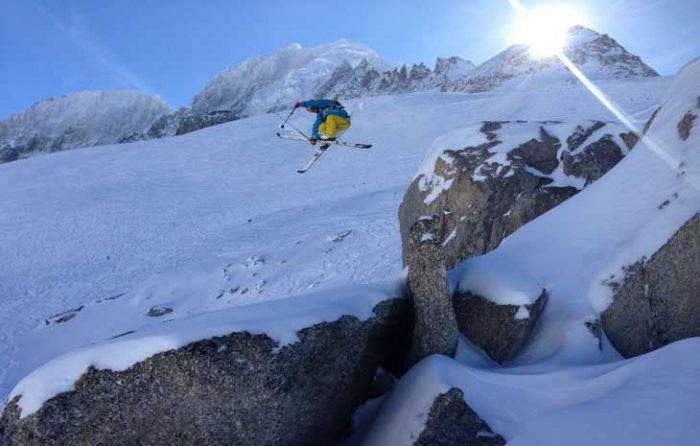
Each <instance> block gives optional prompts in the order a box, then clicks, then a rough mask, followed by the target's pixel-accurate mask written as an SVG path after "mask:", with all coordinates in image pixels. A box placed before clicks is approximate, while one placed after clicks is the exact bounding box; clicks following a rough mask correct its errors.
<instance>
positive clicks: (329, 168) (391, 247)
mask: <svg viewBox="0 0 700 446" xmlns="http://www.w3.org/2000/svg"><path fill="white" fill-rule="evenodd" d="M667 84H668V79H665V78H650V79H634V80H628V81H622V80H607V81H604V82H601V84H600V86H601V88H602V89H603V90H604V91H605V92H606V93H608V94H609V95H610V96H611V97H612V98H613V99H614V100H615V102H616V103H618V104H619V105H620V106H621V107H622V108H624V109H625V110H626V111H628V112H629V113H630V114H631V115H632V116H633V119H634V120H635V121H636V122H637V124H639V125H642V124H643V123H644V122H645V121H646V120H647V118H648V117H649V116H650V114H651V113H652V112H653V110H654V109H655V108H656V106H657V105H658V104H659V103H660V101H661V96H662V94H663V91H664V90H665V88H666V86H667ZM553 95H556V96H557V99H558V100H557V101H552V100H551V99H552V97H553ZM347 105H348V108H349V109H351V110H352V111H353V112H354V113H353V127H352V128H351V129H350V130H349V131H348V132H347V134H346V139H347V140H351V141H357V142H371V143H373V144H374V148H373V149H372V150H367V151H359V150H351V149H342V148H340V147H334V148H333V149H331V150H329V151H328V152H327V153H326V154H325V155H324V156H323V158H322V159H321V160H320V161H319V163H318V164H317V165H316V166H314V168H313V169H312V170H311V171H309V172H308V173H307V174H305V175H299V174H297V173H296V172H295V170H296V168H297V167H298V166H299V165H301V164H303V163H304V162H305V161H306V159H307V158H308V157H309V156H310V155H311V154H312V153H313V148H311V147H310V146H305V145H303V144H300V143H293V142H285V141H281V140H278V139H277V138H276V137H275V136H274V132H275V131H276V130H277V128H276V125H277V123H278V122H277V121H276V118H275V117H274V116H271V115H263V116H256V117H253V118H249V119H243V120H239V121H236V122H232V123H228V124H224V125H220V126H216V127H212V128H208V129H204V130H202V131H198V132H194V133H190V134H187V135H183V136H180V137H174V138H164V139H160V140H153V141H146V142H138V143H133V144H127V145H120V146H103V147H96V148H90V149H80V150H74V151H70V152H62V153H56V154H52V155H50V156H45V157H37V158H32V159H28V160H22V161H19V162H16V163H10V164H5V165H0V207H1V208H2V209H3V211H4V212H3V213H2V214H0V246H2V247H3V256H0V302H2V304H3V306H4V311H3V312H2V313H0V340H1V341H2V342H0V395H2V396H3V397H4V396H5V395H9V394H10V392H11V390H12V389H13V388H14V387H15V386H16V385H17V384H18V383H19V382H20V381H21V380H22V379H23V378H25V377H27V375H29V374H30V373H31V372H32V371H33V370H36V369H37V368H39V369H38V370H37V373H38V374H39V375H36V374H33V375H31V376H30V377H29V378H27V379H28V380H29V381H25V382H24V383H23V384H20V387H17V392H20V391H26V390H27V389H30V390H31V391H27V392H26V393H27V401H25V402H26V404H27V406H26V408H29V409H31V408H32V407H36V405H37V404H39V403H40V401H42V400H43V399H45V398H48V397H50V396H51V394H52V393H53V392H56V391H60V390H61V389H66V388H70V386H72V382H73V380H74V378H75V376H76V373H77V374H79V373H80V370H82V369H84V368H85V367H86V365H87V364H95V365H99V366H101V367H114V368H123V367H128V364H129V363H131V362H133V361H136V360H138V359H139V357H142V356H143V355H147V354H151V353H153V352H154V351H157V350H159V349H163V348H169V347H171V346H172V345H174V344H173V343H172V342H171V341H172V340H173V339H172V336H171V335H172V334H175V335H177V334H178V333H179V331H178V330H176V329H175V328H173V329H172V330H174V331H170V330H169V329H168V328H163V327H167V326H171V327H176V326H177V327H179V326H182V327H188V326H190V325H189V322H190V321H193V320H199V321H205V322H212V325H211V326H209V325H208V324H207V323H203V324H202V326H205V327H208V328H207V329H210V328H211V329H218V328H216V327H220V328H221V327H222V326H220V325H219V324H215V323H214V322H215V321H217V320H221V318H226V319H227V320H229V319H228V316H227V315H228V314H229V312H231V313H230V314H231V315H234V314H238V315H239V317H243V316H245V315H246V314H254V313H256V312H258V311H260V310H256V309H255V308H258V309H260V308H269V305H264V304H263V306H262V307H253V306H249V308H247V309H245V310H244V309H240V308H238V309H237V308H236V307H240V306H242V305H248V304H255V303H258V302H265V301H270V300H277V299H283V298H291V299H292V300H290V301H288V303H284V304H280V303H278V304H275V306H273V307H272V308H273V309H274V311H277V309H280V311H282V310H281V309H282V308H292V307H294V305H293V303H298V302H309V301H314V299H316V301H318V300H319V299H320V300H324V299H326V298H328V297H329V296H334V295H335V294H338V296H339V298H343V297H342V296H351V295H353V293H366V292H367V290H374V291H372V293H379V295H377V294H372V293H369V294H367V296H368V299H370V301H371V299H373V298H379V297H380V296H382V295H387V293H389V292H391V291H386V290H387V289H389V290H392V289H394V288H392V286H393V285H391V284H392V283H394V282H395V280H396V279H397V278H400V277H401V275H402V271H401V252H400V246H401V243H400V236H399V230H398V221H397V216H396V213H397V209H398V205H399V203H400V201H401V198H402V195H403V192H404V190H405V188H406V187H407V185H408V184H409V182H410V181H411V179H412V177H413V175H414V173H415V170H416V168H417V167H418V166H419V165H420V162H421V160H422V159H423V157H424V154H425V153H424V152H425V150H426V148H427V147H430V146H431V144H432V142H433V141H434V140H435V138H437V137H438V136H440V135H442V134H445V133H447V132H450V131H453V130H456V129H459V128H463V127H465V126H469V125H471V124H474V123H476V122H479V121H483V120H517V119H527V120H562V121H566V120H570V119H580V118H587V119H599V120H604V121H613V120H614V116H612V115H611V114H610V112H609V111H607V110H606V109H605V107H603V106H602V105H601V104H599V103H598V102H597V101H596V100H595V99H594V98H592V97H591V96H590V94H589V93H588V92H587V91H586V90H585V89H583V88H582V87H579V86H577V85H573V84H570V83H552V84H549V85H545V86H541V87H539V88H536V89H531V90H527V91H515V92H510V93H507V94H506V93H502V92H488V93H482V94H472V95H464V94H459V93H457V94H450V93H442V94H441V93H434V92H427V93H414V94H406V95H399V96H391V97H387V96H381V97H376V98H371V99H364V100H353V101H349V102H348V104H347ZM312 119H313V117H312V116H311V115H303V114H300V115H298V116H295V119H294V121H293V123H294V124H296V125H298V126H301V127H308V126H310V125H311V123H312ZM408 123H410V125H408ZM376 282H383V283H387V284H389V286H388V287H387V286H381V287H380V288H379V289H377V288H363V289H358V288H357V287H358V286H360V285H361V284H370V283H376ZM347 287H350V288H347ZM339 288H340V289H345V290H348V289H350V292H347V291H346V292H340V293H339V292H338V291H335V290H337V289H339ZM363 290H364V291H363ZM310 292H313V293H320V294H315V296H316V297H314V296H306V297H305V296H304V295H307V294H308V293H310ZM318 296H322V297H318ZM324 296H325V297H324ZM378 296H379V297H378ZM370 301H367V302H366V303H367V305H369V304H370V303H371V302H370ZM363 305H364V304H361V303H358V307H356V308H355V310H353V309H352V308H350V309H347V310H343V311H357V312H358V314H362V312H363V311H365V309H366V307H365V306H363ZM310 308H313V306H311V307H310ZM71 309H73V311H66V310H71ZM248 312H250V313H248ZM57 313H62V314H60V315H57ZM149 313H151V315H152V316H149V315H148V314H149ZM156 314H161V316H160V317H155V316H154V315H156ZM333 314H334V313H333V311H332V309H328V312H326V313H318V314H314V316H315V318H313V319H307V322H310V323H313V321H315V320H322V319H324V318H331V317H332V315H333ZM52 315H56V316H55V317H50V316H52ZM232 317H233V316H232ZM193 318H194V319H193ZM235 320H237V319H236V317H233V319H231V320H229V322H230V324H231V325H227V326H225V327H223V328H222V329H227V328H228V329H230V328H231V327H234V326H236V322H235ZM164 321H172V322H169V323H168V324H165V325H163V322H164ZM171 324H175V325H171ZM253 328H257V329H259V330H261V331H266V332H267V331H268V330H269V328H267V326H266V325H265V323H264V321H261V322H260V326H259V327H253ZM183 329H184V328H183ZM162 330H165V331H162ZM290 330H291V331H293V326H292V327H291V328H290ZM195 331H196V330H195ZM130 332H134V333H130ZM154 333H155V334H159V333H160V334H165V336H160V335H158V336H155V338H157V339H160V340H164V341H165V342H164V343H157V342H155V343H153V344H151V343H148V344H147V345H146V344H139V345H140V346H141V347H144V350H139V351H138V352H134V353H138V354H135V355H130V356H129V357H124V356H121V354H120V353H119V352H121V351H123V350H124V349H127V350H130V349H131V348H132V347H133V345H132V344H131V343H130V342H129V341H130V340H133V339H144V337H150V336H151V334H154ZM207 333H209V334H211V333H210V332H207ZM207 333H204V332H196V334H193V335H192V336H195V337H196V336H206V335H207ZM182 335H183V337H182V338H179V339H180V342H184V341H186V340H187V339H192V338H191V337H189V338H188V337H187V336H190V335H186V333H185V332H184V331H183V332H182ZM289 335H290V331H289V330H288V331H286V332H283V333H278V334H277V336H278V337H279V338H280V339H289V338H288V336H289ZM115 336H116V337H117V338H116V339H113V340H110V339H111V338H115ZM119 339H121V341H118V340H119ZM122 342H123V343H122ZM684 345H686V344H684ZM111 347H115V349H111ZM681 348H682V349H684V350H683V351H684V352H693V351H694V350H693V349H696V346H695V344H692V343H690V344H687V346H682V347H681ZM695 351H696V350H695ZM81 352H82V353H81ZM85 352H87V353H85ZM107 353H109V354H107ZM461 354H462V357H461V358H460V362H462V363H466V364H467V365H463V364H459V363H456V362H455V363H451V364H452V365H453V366H454V367H456V368H457V370H462V369H459V367H476V368H477V369H478V373H480V374H481V375H480V376H482V377H483V380H484V381H485V382H487V381H488V382H492V383H493V384H492V386H491V387H488V386H484V392H482V393H477V394H475V395H476V396H475V398H486V397H487V395H486V394H485V393H486V392H487V390H489V391H492V390H494V389H500V390H499V391H500V392H504V393H508V392H511V390H510V387H512V386H513V385H512V382H513V381H512V380H508V379H504V380H502V381H499V380H498V379H496V378H497V377H498V376H499V375H498V373H500V372H495V371H489V370H490V369H491V368H492V366H491V365H490V364H488V363H485V362H484V361H483V360H480V361H476V362H474V360H473V359H469V358H467V357H468V356H469V357H470V358H471V355H474V353H473V352H471V351H470V350H469V349H468V348H465V347H464V346H462V348H461ZM76 355H77V356H76ZM139 355H141V356H139ZM71 358H72V359H71ZM76 358H78V359H80V360H79V361H76V360H75V359H76ZM119 358H122V359H119ZM661 358H662V359H663V357H661ZM599 360H600V359H599V358H596V361H599ZM650 361H651V362H652V363H654V364H656V362H657V361H658V360H653V359H652V360H650ZM44 364H46V367H43V368H40V367H41V366H42V365H44ZM674 364H678V365H679V366H683V367H685V365H683V364H682V363H680V362H677V363H674ZM543 367H544V368H546V369H547V370H549V371H551V372H552V373H559V374H560V375H561V376H569V375H570V374H571V373H573V374H576V373H577V372H576V370H577V369H575V368H570V367H569V366H559V365H556V364H554V363H550V364H546V365H545V366H543ZM591 367H594V366H591ZM465 370H466V369H465ZM557 370H558V371H557ZM596 370H597V369H595V368H592V369H591V371H590V373H589V372H586V373H584V374H582V375H581V379H582V380H587V379H588V378H591V379H592V378H593V377H594V376H595V375H596ZM441 373H442V372H441ZM475 373H476V372H475ZM494 373H495V375H493V374H494ZM630 373H633V374H638V373H640V372H634V371H633V372H630ZM458 374H464V373H462V372H460V373H458ZM514 374H516V375H519V376H520V377H519V378H518V381H517V382H518V383H520V384H518V386H519V387H518V389H519V390H517V391H512V394H513V396H514V397H515V396H521V395H524V394H528V395H531V398H532V400H524V401H532V402H533V404H534V402H538V404H540V405H539V406H537V407H538V408H540V407H541V409H538V410H541V411H542V412H544V411H546V410H547V408H548V407H550V406H547V405H546V404H545V403H546V401H548V400H551V399H553V398H557V394H556V389H554V390H553V391H552V392H548V391H547V386H546V385H539V387H537V388H538V389H541V394H537V393H532V392H530V393H528V390H527V389H528V386H530V385H534V384H532V383H534V381H530V380H529V379H528V373H527V370H525V371H523V372H522V373H520V372H519V371H518V370H517V369H515V371H514ZM42 376H43V378H42ZM56 377H63V380H62V381H60V382H58V381H59V380H57V379H56ZM587 377H588V378H587ZM533 379H534V378H533ZM537 379H541V380H542V382H545V383H546V382H547V379H546V378H537ZM647 382H648V381H647ZM49 384H50V385H49ZM443 384H444V383H443ZM457 384H459V382H457V381H455V382H453V383H451V385H457ZM643 384H644V383H643ZM591 385H592V386H593V384H591ZM640 385H641V384H640ZM645 385H646V384H645ZM573 387H575V383H572V384H571V385H570V386H569V387H568V388H567V387H562V388H560V389H563V390H561V392H562V395H574V394H575V389H573ZM593 387H595V388H596V389H598V390H599V392H600V394H601V395H602V394H603V393H604V392H605V390H606V389H609V388H610V386H607V387H606V385H600V386H593ZM567 389H568V390H567ZM674 389H675V390H674V392H675V391H676V390H677V391H679V392H680V391H681V390H684V391H689V390H693V388H692V387H687V388H686V387H675V388H674ZM437 390H438V389H437V387H426V391H427V392H433V391H437ZM469 390H470V388H468V387H467V392H465V394H467V396H468V398H469V395H470V391H469ZM32 392H35V393H33V394H32ZM572 392H574V393H572ZM397 395H400V394H399V393H397ZM559 397H560V398H564V396H559ZM666 397H667V398H669V399H670V400H674V395H673V394H666ZM397 398H399V396H397ZM503 401H505V399H496V400H494V403H493V404H494V406H486V405H482V406H475V408H476V409H477V410H482V409H483V410H484V413H485V415H484V417H485V419H486V421H487V422H489V423H491V424H492V426H493V427H494V429H496V430H498V429H503V432H504V434H505V435H507V436H510V435H512V432H515V431H516V428H517V426H521V423H520V421H518V420H520V419H522V418H518V419H515V421H513V420H511V421H509V423H511V424H510V425H509V424H507V423H506V422H504V423H501V424H496V422H497V418H496V415H495V413H496V409H495V405H496V404H497V403H498V404H501V403H502V402H503ZM25 402H23V403H22V404H25ZM469 402H470V403H473V401H471V400H470V401H469ZM32 404H33V406H32ZM525 406H527V404H525V403H523V404H522V405H521V406H517V407H518V408H519V409H518V410H523V411H524V410H525ZM415 407H418V405H416V406H415ZM489 407H491V412H489ZM690 408H691V409H692V407H690ZM581 410H584V411H585V409H584V408H582V409H581ZM499 413H500V412H499ZM514 413H515V412H514ZM518 413H522V412H518ZM587 413H588V412H587ZM591 413H592V412H591ZM516 415H517V413H516V414H515V415H513V416H514V417H515V416H516ZM416 420H417V421H416V423H417V424H415V425H412V429H414V430H415V429H419V428H420V422H421V421H420V419H416ZM508 426H510V428H509V427H508ZM508 429H511V430H508ZM385 433H386V434H387V435H388V434H389V431H386V432H385ZM682 434H685V431H683V432H682ZM382 435H383V434H382ZM397 444H400V443H397ZM530 444H538V443H530ZM539 444H546V443H539ZM681 444H682V443H681Z"/></svg>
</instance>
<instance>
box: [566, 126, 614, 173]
mask: <svg viewBox="0 0 700 446" xmlns="http://www.w3.org/2000/svg"><path fill="white" fill-rule="evenodd" d="M624 156H625V155H624V153H622V150H621V149H620V146H618V145H617V143H615V141H613V138H612V136H611V135H605V136H604V137H602V138H601V139H599V140H598V141H596V142H594V143H592V144H590V145H588V146H587V147H586V148H585V150H583V151H582V152H580V153H576V154H573V155H572V154H570V153H564V156H563V158H562V161H563V163H564V173H565V174H566V175H573V176H576V177H579V178H585V179H586V184H589V183H591V182H593V181H595V180H597V179H599V178H600V177H602V176H603V175H604V174H605V173H606V172H607V171H609V170H610V169H612V168H613V167H614V166H615V165H616V164H617V163H619V162H620V161H621V160H622V158H624Z"/></svg>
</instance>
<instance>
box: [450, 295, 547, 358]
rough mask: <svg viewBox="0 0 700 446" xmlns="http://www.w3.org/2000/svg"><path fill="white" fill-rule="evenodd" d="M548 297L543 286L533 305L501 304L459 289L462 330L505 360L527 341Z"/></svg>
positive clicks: (457, 306)
mask: <svg viewBox="0 0 700 446" xmlns="http://www.w3.org/2000/svg"><path fill="white" fill-rule="evenodd" d="M547 297H548V295H547V292H546V291H544V290H543V291H542V294H541V295H540V296H539V298H537V300H536V301H535V302H534V303H532V304H530V305H500V304H496V303H494V302H490V301H488V300H486V299H484V298H482V297H480V296H477V295H474V294H472V293H469V292H466V293H465V292H457V293H456V294H455V296H454V308H455V314H456V316H457V324H458V325H459V331H460V332H461V333H462V334H463V335H465V336H466V337H467V338H468V339H469V340H470V341H471V342H472V343H474V344H476V345H478V346H479V347H481V348H482V349H483V350H484V352H486V354H487V355H488V356H489V357H490V358H491V359H493V360H494V361H496V362H498V363H499V364H502V363H504V362H505V361H508V360H509V359H512V358H513V357H514V356H515V355H516V354H517V353H518V352H519V351H520V349H521V348H522V347H523V346H524V345H525V344H526V342H527V340H528V338H529V337H530V334H531V333H532V331H533V329H534V328H535V326H536V325H537V321H538V320H539V317H540V315H541V314H542V310H543V309H544V306H545V304H546V303H547Z"/></svg>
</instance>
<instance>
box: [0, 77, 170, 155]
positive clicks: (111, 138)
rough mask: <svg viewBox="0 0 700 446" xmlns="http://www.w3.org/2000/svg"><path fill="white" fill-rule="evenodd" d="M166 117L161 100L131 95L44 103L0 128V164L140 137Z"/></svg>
mask: <svg viewBox="0 0 700 446" xmlns="http://www.w3.org/2000/svg"><path fill="white" fill-rule="evenodd" d="M170 111H171V110H170V108H169V107H168V106H167V105H166V104H165V102H163V101H162V100H161V99H160V98H158V97H155V96H150V95H145V94H140V93H137V92H132V91H83V92H79V93H74V94H70V95H64V96H61V97H59V98H50V99H45V100H43V101H40V102H38V103H36V104H34V105H33V106H32V107H31V108H29V109H28V110H25V111H23V112H21V113H17V114H15V115H12V116H10V117H9V118H7V119H5V120H4V121H1V122H0V162H5V161H13V160H15V159H18V158H24V157H26V156H29V155H31V154H34V153H36V152H54V151H58V150H66V149H74V148H78V147H89V146H96V145H101V144H114V143H117V142H120V141H121V140H122V139H124V138H126V137H128V136H129V135H131V134H134V133H140V132H143V131H145V130H146V129H148V127H149V126H150V125H151V124H152V123H153V121H154V120H156V119H157V118H159V117H160V116H162V115H165V114H167V113H170Z"/></svg>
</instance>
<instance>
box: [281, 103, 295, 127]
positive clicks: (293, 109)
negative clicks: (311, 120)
mask: <svg viewBox="0 0 700 446" xmlns="http://www.w3.org/2000/svg"><path fill="white" fill-rule="evenodd" d="M296 109H297V108H296V107H292V111H290V112H289V115H288V116H287V119H285V120H284V122H282V125H280V128H281V129H283V128H284V125H285V124H286V123H287V121H289V118H291V117H292V115H293V114H294V112H295V111H296Z"/></svg>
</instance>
